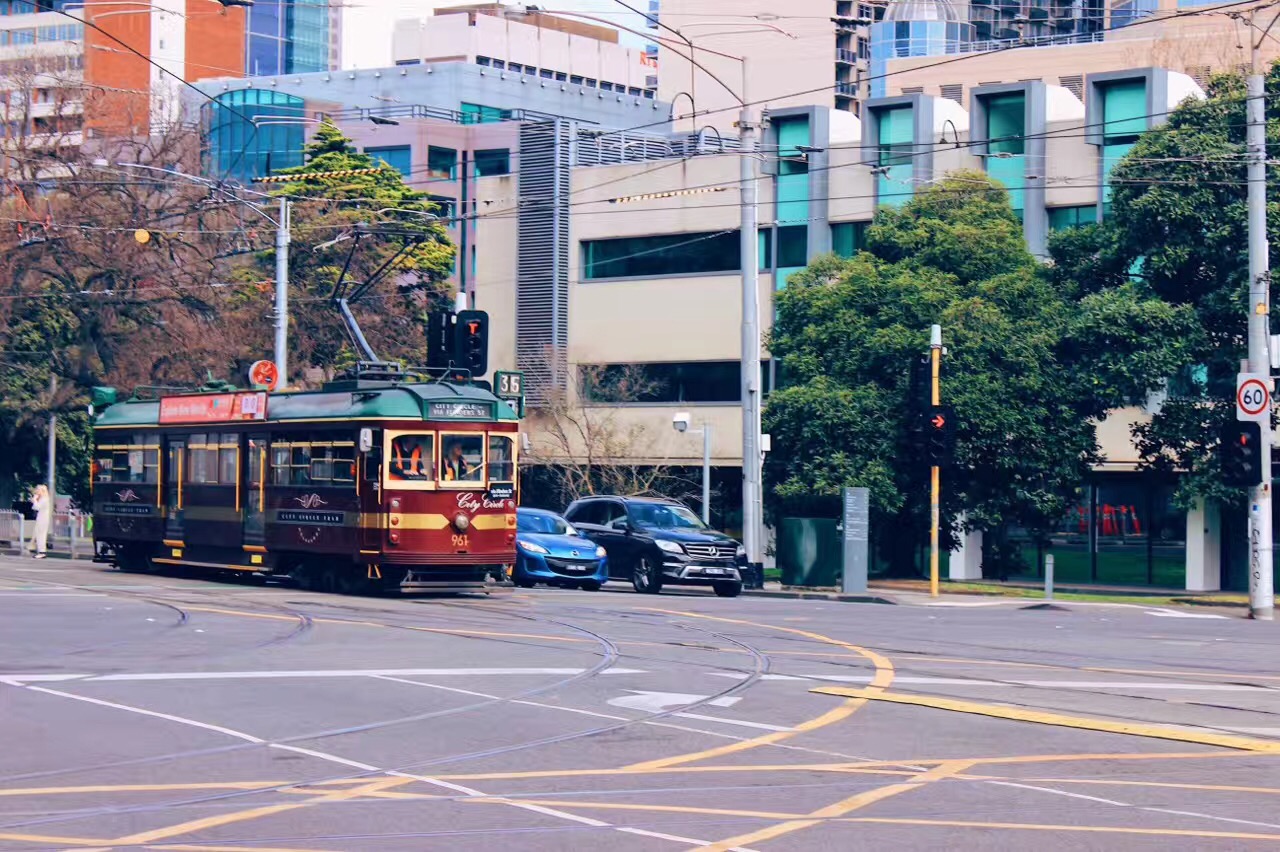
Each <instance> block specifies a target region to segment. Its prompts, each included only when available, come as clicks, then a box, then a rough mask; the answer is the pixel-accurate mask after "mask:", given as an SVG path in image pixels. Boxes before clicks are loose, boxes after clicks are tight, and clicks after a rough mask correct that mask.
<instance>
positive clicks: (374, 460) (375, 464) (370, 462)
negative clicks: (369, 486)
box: [364, 447, 382, 482]
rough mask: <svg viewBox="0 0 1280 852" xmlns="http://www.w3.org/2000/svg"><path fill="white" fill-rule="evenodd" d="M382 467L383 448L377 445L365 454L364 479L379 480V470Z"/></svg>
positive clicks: (367, 480) (369, 480)
mask: <svg viewBox="0 0 1280 852" xmlns="http://www.w3.org/2000/svg"><path fill="white" fill-rule="evenodd" d="M381 469H382V450H380V449H378V448H377V447H375V448H373V449H372V450H370V451H369V452H367V453H365V454H364V480H365V482H377V481H378V471H380V470H381Z"/></svg>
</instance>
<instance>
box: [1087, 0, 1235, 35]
mask: <svg viewBox="0 0 1280 852" xmlns="http://www.w3.org/2000/svg"><path fill="white" fill-rule="evenodd" d="M1208 2H1211V3H1216V2H1219V0H1208ZM1178 5H1179V6H1182V5H1189V4H1186V3H1184V0H1178ZM1159 8H1160V2H1159V0H1121V2H1119V3H1116V4H1114V5H1113V6H1112V7H1111V28H1112V29H1113V30H1114V29H1119V28H1120V27H1127V26H1129V24H1132V23H1134V22H1135V21H1140V20H1142V19H1143V18H1149V17H1151V16H1152V15H1154V14H1155V13H1156V10H1157V9H1159Z"/></svg>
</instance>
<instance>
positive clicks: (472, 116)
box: [460, 103, 511, 124]
mask: <svg viewBox="0 0 1280 852" xmlns="http://www.w3.org/2000/svg"><path fill="white" fill-rule="evenodd" d="M460 107H461V108H460V112H461V113H462V123H463V124H490V123H492V122H496V121H506V120H507V119H509V118H511V110H507V109H500V108H498V107H491V106H485V105H484V104H467V103H464V104H461V105H460Z"/></svg>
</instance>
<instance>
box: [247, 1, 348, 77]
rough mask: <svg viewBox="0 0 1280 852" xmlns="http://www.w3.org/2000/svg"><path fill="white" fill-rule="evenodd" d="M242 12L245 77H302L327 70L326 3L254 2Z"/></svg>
mask: <svg viewBox="0 0 1280 852" xmlns="http://www.w3.org/2000/svg"><path fill="white" fill-rule="evenodd" d="M246 11H247V13H248V17H247V19H246V23H245V39H246V44H245V73H246V74H248V75H249V76H251V77H253V76H271V75H274V74H306V73H308V72H312V71H327V70H328V69H329V5H328V3H327V2H326V0H287V2H286V0H257V2H255V3H254V4H253V5H252V6H250V7H249V8H248V9H247V10H246Z"/></svg>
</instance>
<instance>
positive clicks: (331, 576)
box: [315, 565, 341, 595]
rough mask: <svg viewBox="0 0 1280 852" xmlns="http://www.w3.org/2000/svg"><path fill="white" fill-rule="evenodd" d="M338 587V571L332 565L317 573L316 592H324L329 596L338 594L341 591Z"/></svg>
mask: <svg viewBox="0 0 1280 852" xmlns="http://www.w3.org/2000/svg"><path fill="white" fill-rule="evenodd" d="M338 586H339V580H338V571H337V569H335V568H334V567H333V566H332V565H326V566H324V567H323V568H320V569H318V570H317V571H316V584H315V590H316V591H317V592H324V593H325V594H328V595H333V594H337V593H338V592H340V591H341V589H339V588H338Z"/></svg>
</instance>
